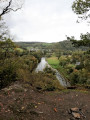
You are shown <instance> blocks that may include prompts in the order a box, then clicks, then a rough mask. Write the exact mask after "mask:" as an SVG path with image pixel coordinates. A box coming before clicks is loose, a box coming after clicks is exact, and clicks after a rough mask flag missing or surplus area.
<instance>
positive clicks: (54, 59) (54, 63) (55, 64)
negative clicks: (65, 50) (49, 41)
mask: <svg viewBox="0 0 90 120" xmlns="http://www.w3.org/2000/svg"><path fill="white" fill-rule="evenodd" d="M46 60H47V62H48V64H49V65H51V66H52V67H53V68H55V69H58V68H59V60H58V58H57V57H50V58H47V59H46Z"/></svg>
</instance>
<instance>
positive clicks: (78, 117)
mask: <svg viewBox="0 0 90 120" xmlns="http://www.w3.org/2000/svg"><path fill="white" fill-rule="evenodd" d="M72 115H73V117H74V118H76V119H80V114H79V113H75V112H72Z"/></svg>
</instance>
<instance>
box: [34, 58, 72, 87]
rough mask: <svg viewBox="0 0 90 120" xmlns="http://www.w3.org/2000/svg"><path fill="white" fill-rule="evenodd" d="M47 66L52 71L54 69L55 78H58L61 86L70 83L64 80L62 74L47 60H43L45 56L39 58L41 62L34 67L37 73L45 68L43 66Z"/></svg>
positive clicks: (67, 85)
mask: <svg viewBox="0 0 90 120" xmlns="http://www.w3.org/2000/svg"><path fill="white" fill-rule="evenodd" d="M46 66H48V67H50V68H51V69H52V70H53V71H55V75H56V78H57V79H58V81H59V82H60V85H62V86H63V87H69V86H70V83H69V82H68V81H66V80H65V79H64V78H63V77H62V75H61V74H60V73H59V72H58V71H57V70H56V69H54V68H52V67H51V66H50V65H49V64H48V63H47V61H46V60H45V57H42V58H41V62H40V63H39V64H38V66H37V68H36V70H35V71H36V72H37V73H38V72H39V71H43V70H44V69H45V67H46Z"/></svg>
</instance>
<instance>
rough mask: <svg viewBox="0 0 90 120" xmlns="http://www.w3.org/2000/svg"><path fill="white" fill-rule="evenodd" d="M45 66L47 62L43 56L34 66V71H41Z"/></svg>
mask: <svg viewBox="0 0 90 120" xmlns="http://www.w3.org/2000/svg"><path fill="white" fill-rule="evenodd" d="M46 66H48V63H47V61H46V60H45V58H44V57H42V58H41V62H40V63H39V64H38V66H37V68H36V72H39V71H43V70H44V68H45V67H46Z"/></svg>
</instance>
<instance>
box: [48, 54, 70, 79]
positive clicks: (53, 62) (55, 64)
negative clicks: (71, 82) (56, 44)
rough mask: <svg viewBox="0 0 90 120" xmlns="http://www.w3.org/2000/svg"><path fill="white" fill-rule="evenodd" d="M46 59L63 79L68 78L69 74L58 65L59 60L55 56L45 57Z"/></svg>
mask: <svg viewBox="0 0 90 120" xmlns="http://www.w3.org/2000/svg"><path fill="white" fill-rule="evenodd" d="M46 60H47V62H48V64H49V65H51V67H52V68H54V69H57V70H58V71H59V72H60V73H61V74H62V76H63V77H64V78H65V79H67V80H68V79H69V76H68V74H67V73H66V70H65V69H64V68H63V67H62V66H60V65H59V60H58V58H57V57H55V56H53V57H50V58H47V59H46Z"/></svg>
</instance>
